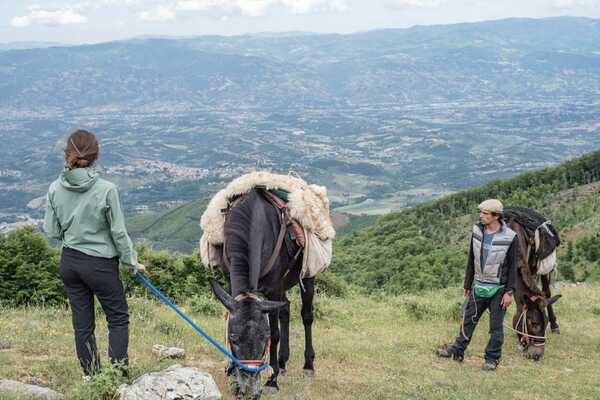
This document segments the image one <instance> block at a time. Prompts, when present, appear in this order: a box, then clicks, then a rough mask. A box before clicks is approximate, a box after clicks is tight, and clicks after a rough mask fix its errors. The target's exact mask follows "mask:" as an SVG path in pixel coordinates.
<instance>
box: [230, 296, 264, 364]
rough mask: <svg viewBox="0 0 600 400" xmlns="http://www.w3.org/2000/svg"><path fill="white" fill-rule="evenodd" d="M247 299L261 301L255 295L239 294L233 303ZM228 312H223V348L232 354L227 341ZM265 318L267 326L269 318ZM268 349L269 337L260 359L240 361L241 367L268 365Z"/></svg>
mask: <svg viewBox="0 0 600 400" xmlns="http://www.w3.org/2000/svg"><path fill="white" fill-rule="evenodd" d="M247 299H251V300H254V301H257V302H261V301H263V299H262V298H261V297H260V296H259V295H257V294H255V293H240V294H238V295H237V296H235V299H234V300H235V301H238V302H239V301H242V300H247ZM230 315H231V314H230V312H229V311H228V310H225V315H224V319H225V347H226V348H227V351H229V352H230V353H231V354H233V351H232V349H231V341H230V340H229V316H230ZM265 318H266V320H267V325H268V324H269V318H268V316H267V315H265ZM270 348H271V337H270V336H269V338H268V339H267V343H266V345H265V350H264V351H263V355H262V357H261V358H260V359H255V360H240V363H241V364H242V365H244V366H245V367H249V368H256V367H260V366H261V365H268V361H269V358H270ZM229 368H231V369H232V368H234V365H231V366H230V367H229Z"/></svg>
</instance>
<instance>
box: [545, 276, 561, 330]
mask: <svg viewBox="0 0 600 400" xmlns="http://www.w3.org/2000/svg"><path fill="white" fill-rule="evenodd" d="M541 278H542V289H543V290H544V296H546V297H547V298H550V297H552V293H551V291H550V276H549V275H542V277H541ZM548 320H549V321H550V329H552V333H560V327H559V326H558V323H557V322H556V314H554V308H553V306H552V304H549V305H548Z"/></svg>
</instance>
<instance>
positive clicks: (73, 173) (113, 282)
mask: <svg viewBox="0 0 600 400" xmlns="http://www.w3.org/2000/svg"><path fill="white" fill-rule="evenodd" d="M98 152H99V147H98V141H97V140H96V136H94V134H92V133H90V132H87V131H84V130H78V131H76V132H75V133H73V134H72V135H71V136H70V137H69V139H68V141H67V146H66V148H65V161H66V164H65V167H64V169H63V171H62V173H61V174H60V176H59V178H58V179H57V180H56V181H54V182H53V183H52V184H51V185H50V188H49V190H48V195H47V203H46V215H45V218H44V230H45V231H46V232H47V234H48V236H49V237H51V238H54V239H57V240H60V241H61V242H62V255H61V260H60V277H61V279H62V281H63V283H64V285H65V291H66V293H67V296H68V298H69V303H70V305H71V310H72V314H73V315H72V317H73V329H74V331H75V348H76V351H77V357H78V358H79V362H80V363H81V367H82V368H83V371H84V373H85V376H91V375H93V374H94V373H95V372H97V371H98V370H99V369H100V357H99V355H98V350H97V348H96V338H95V337H94V328H95V318H94V295H96V297H97V298H98V300H99V301H100V304H101V306H102V308H103V310H104V312H105V313H106V320H107V321H108V341H109V344H108V355H109V358H110V361H111V362H112V363H114V364H118V365H119V366H120V367H121V368H122V370H123V374H124V375H125V376H126V375H127V369H126V365H127V363H128V357H127V347H128V344H129V313H128V307H127V300H126V299H125V294H124V291H123V284H122V282H121V279H120V277H119V269H118V268H119V263H121V264H123V265H124V266H125V267H126V268H128V269H129V270H130V271H131V272H136V271H139V272H142V273H143V272H145V271H146V268H145V267H144V265H143V264H140V263H138V261H137V253H136V251H135V248H134V247H133V243H132V242H131V239H130V238H129V235H128V234H127V230H126V228H125V221H124V217H123V212H122V210H121V205H120V202H119V194H118V191H117V187H116V186H115V185H114V184H112V183H110V182H108V181H106V180H104V179H101V178H99V177H98V174H97V173H96V171H95V170H94V163H95V162H96V160H97V159H98Z"/></svg>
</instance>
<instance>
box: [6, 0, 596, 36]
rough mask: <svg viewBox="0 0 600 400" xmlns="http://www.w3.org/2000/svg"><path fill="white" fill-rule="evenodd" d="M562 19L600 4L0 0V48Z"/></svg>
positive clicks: (588, 0) (559, 0) (567, 0)
mask: <svg viewBox="0 0 600 400" xmlns="http://www.w3.org/2000/svg"><path fill="white" fill-rule="evenodd" d="M565 15H569V16H585V17H591V18H600V0H37V1H35V0H0V43H8V42H22V41H36V42H39V41H43V42H58V43H66V44H78V43H97V42H105V41H111V40H119V39H127V38H131V37H137V36H144V35H151V36H199V35H239V34H245V33H263V32H293V31H303V32H337V33H350V32H358V31H366V30H372V29H382V28H405V27H410V26H414V25H433V24H449V23H457V22H474V21H484V20H493V19H501V18H510V17H529V18H542V17H551V16H565Z"/></svg>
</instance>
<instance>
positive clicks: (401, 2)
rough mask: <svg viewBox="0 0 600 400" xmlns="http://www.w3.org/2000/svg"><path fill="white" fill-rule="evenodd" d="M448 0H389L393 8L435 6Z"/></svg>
mask: <svg viewBox="0 0 600 400" xmlns="http://www.w3.org/2000/svg"><path fill="white" fill-rule="evenodd" d="M447 2H448V0H389V2H388V5H390V6H392V7H393V8H435V7H439V6H442V5H444V4H446V3H447Z"/></svg>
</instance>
